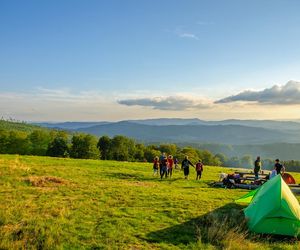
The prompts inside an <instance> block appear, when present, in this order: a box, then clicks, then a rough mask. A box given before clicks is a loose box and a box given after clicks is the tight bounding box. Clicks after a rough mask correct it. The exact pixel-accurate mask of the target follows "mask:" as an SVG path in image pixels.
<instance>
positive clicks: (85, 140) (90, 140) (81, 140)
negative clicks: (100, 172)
mask: <svg viewBox="0 0 300 250" xmlns="http://www.w3.org/2000/svg"><path fill="white" fill-rule="evenodd" d="M70 156H71V157H72V158H79V159H99V157H100V152H99V150H98V149H97V139H96V138H95V137H94V136H92V135H88V134H76V135H73V137H72V146H71V150H70Z"/></svg>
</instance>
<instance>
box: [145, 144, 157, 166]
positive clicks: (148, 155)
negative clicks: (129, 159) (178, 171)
mask: <svg viewBox="0 0 300 250" xmlns="http://www.w3.org/2000/svg"><path fill="white" fill-rule="evenodd" d="M160 155H161V152H160V151H159V150H156V149H154V148H153V147H152V146H148V147H146V148H145V151H144V157H145V159H146V160H147V161H148V162H153V160H154V158H155V157H156V156H158V157H159V156H160Z"/></svg>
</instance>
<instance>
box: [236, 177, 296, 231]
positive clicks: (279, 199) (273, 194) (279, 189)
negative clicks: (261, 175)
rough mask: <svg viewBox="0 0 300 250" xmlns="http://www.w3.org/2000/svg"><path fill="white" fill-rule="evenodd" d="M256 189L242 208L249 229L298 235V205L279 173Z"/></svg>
mask: <svg viewBox="0 0 300 250" xmlns="http://www.w3.org/2000/svg"><path fill="white" fill-rule="evenodd" d="M256 191H257V192H256V193H255V194H254V195H253V197H252V200H251V203H250V204H249V206H248V207H247V208H246V209H245V210H244V213H245V217H246V219H247V220H248V227H249V229H250V231H253V232H256V233H267V234H279V235H289V236H298V235H300V205H299V203H298V200H297V199H296V197H295V196H294V195H293V193H292V192H291V190H290V188H289V187H288V185H287V184H286V183H285V182H284V180H283V179H282V177H281V175H277V176H276V177H274V178H273V179H271V180H269V181H268V182H266V183H265V184H264V185H262V186H261V187H260V188H259V190H256ZM250 193H251V192H250ZM250 193H249V194H250ZM249 197H250V196H249ZM241 198H243V197H241Z"/></svg>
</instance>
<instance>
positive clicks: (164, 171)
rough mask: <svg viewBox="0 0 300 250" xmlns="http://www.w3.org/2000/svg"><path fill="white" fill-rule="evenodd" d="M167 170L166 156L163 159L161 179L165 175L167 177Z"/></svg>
mask: <svg viewBox="0 0 300 250" xmlns="http://www.w3.org/2000/svg"><path fill="white" fill-rule="evenodd" d="M167 171H168V159H167V157H166V156H165V158H164V159H162V162H161V169H160V179H162V178H163V177H164V176H165V177H166V178H167Z"/></svg>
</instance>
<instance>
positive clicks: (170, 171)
mask: <svg viewBox="0 0 300 250" xmlns="http://www.w3.org/2000/svg"><path fill="white" fill-rule="evenodd" d="M173 165H174V161H173V156H172V155H169V156H168V176H169V177H170V178H171V177H172V172H173Z"/></svg>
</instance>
